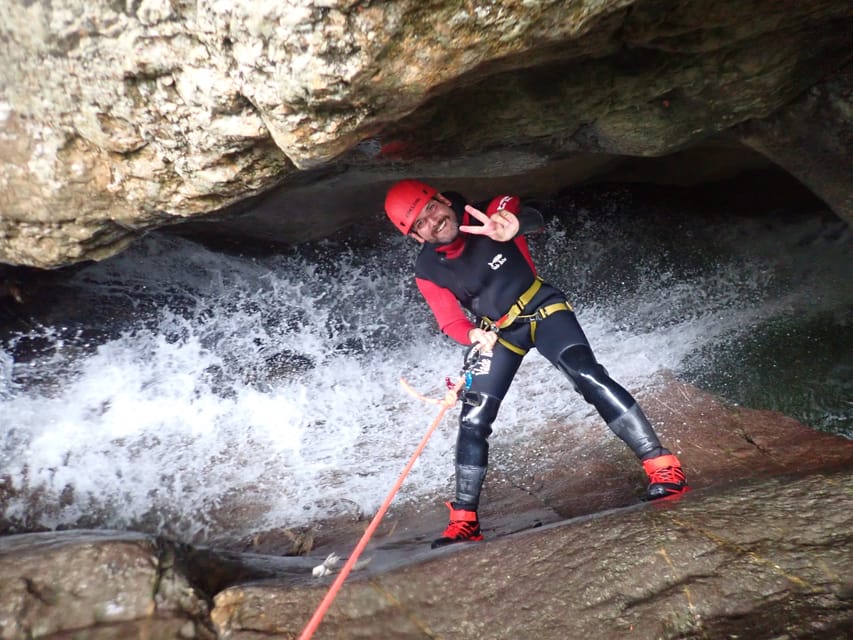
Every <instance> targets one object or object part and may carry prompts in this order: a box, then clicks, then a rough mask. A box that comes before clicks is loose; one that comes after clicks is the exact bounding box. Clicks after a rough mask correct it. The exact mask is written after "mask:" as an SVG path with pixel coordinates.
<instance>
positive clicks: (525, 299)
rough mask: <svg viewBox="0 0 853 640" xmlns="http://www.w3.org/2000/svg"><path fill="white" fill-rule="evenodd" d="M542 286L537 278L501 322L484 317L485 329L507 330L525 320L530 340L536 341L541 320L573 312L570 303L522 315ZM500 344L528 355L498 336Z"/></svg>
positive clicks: (562, 303) (560, 303)
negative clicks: (561, 313) (538, 322)
mask: <svg viewBox="0 0 853 640" xmlns="http://www.w3.org/2000/svg"><path fill="white" fill-rule="evenodd" d="M541 286H542V279H541V278H540V277H539V276H537V277H536V279H535V280H534V281H533V284H532V285H530V287H529V288H528V289H527V291H525V292H524V293H522V294H521V295H520V296H519V297H518V300H516V301H515V304H513V305H512V306H511V307H510V308H509V311H507V312H506V313H505V314H504V315H503V316H502V317H501V318H500V319H499V320H497V321H495V322H492V321H491V320H489V318H486V317H483V327H484V328H495V329H506V328H507V327H508V326H509V325H511V324H512V323H513V322H515V321H516V320H518V319H523V320H524V321H525V322H528V323H530V339H531V340H534V341H535V339H536V322H537V321H539V320H544V319H545V318H547V317H548V316H551V315H553V314H555V313H557V312H559V311H572V305H570V304H569V303H568V302H555V303H553V304H549V305H546V306H544V307H541V308H539V309H537V310H536V313H532V314H530V315H524V316H523V315H521V312H522V311H524V307H526V306H527V305H528V304H529V303H530V301H531V300H533V296H535V295H536V294H537V292H538V291H539V288H540V287H541ZM498 342H499V343H501V344H502V345H503V346H505V347H506V348H507V349H509V350H510V351H512V352H513V353H517V354H518V355H520V356H523V355H524V354H526V353H527V349H522V348H521V347H519V346H517V345H514V344H512V343H511V342H509V341H508V340H505V339H504V338H501V337H500V336H498Z"/></svg>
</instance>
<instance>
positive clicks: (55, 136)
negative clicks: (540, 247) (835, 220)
mask: <svg viewBox="0 0 853 640" xmlns="http://www.w3.org/2000/svg"><path fill="white" fill-rule="evenodd" d="M851 17H853V8H851V7H850V5H849V3H845V2H840V1H838V0H834V1H832V0H814V1H812V2H808V3H797V2H779V1H778V0H751V1H750V2H742V1H739V0H716V1H711V0H691V1H689V2H675V1H674V0H642V1H630V0H571V1H568V2H566V1H559V2H558V1H556V0H538V1H536V0H514V1H510V2H501V3H495V2H491V1H488V0H472V1H470V2H465V3H461V4H460V3H457V2H446V1H444V2H442V1H435V0H433V1H429V2H423V1H422V0H401V1H399V2H393V3H379V2H372V1H370V0H322V1H321V0H314V1H309V0H289V1H284V2H259V1H252V0H241V1H235V2H219V1H217V0H197V1H196V2H192V1H189V0H138V1H133V2H131V1H128V2H119V3H116V2H107V1H106V0H100V1H99V2H83V1H82V0H57V1H54V2H49V3H42V2H30V1H28V0H10V1H9V2H4V3H2V5H0V55H2V58H3V60H4V61H5V64H4V65H3V68H2V70H0V132H2V135H0V215H2V217H0V262H4V263H8V264H18V265H32V266H38V267H54V266H60V265H64V264H69V263H73V262H78V261H82V260H90V259H95V260H97V259H100V258H103V257H106V256H108V255H112V254H114V253H115V252H117V251H120V250H121V249H122V248H123V247H124V246H126V244H127V243H128V242H130V241H132V239H133V238H134V237H136V236H137V235H138V234H139V233H142V232H144V231H145V230H147V229H151V228H156V227H159V226H162V225H166V224H172V223H175V222H178V221H181V220H185V219H188V218H204V217H206V216H207V215H209V214H211V213H219V214H220V217H221V216H222V215H225V216H226V217H231V216H235V215H237V214H239V213H241V212H244V211H245V210H246V209H247V207H250V206H254V205H255V204H257V203H256V202H255V201H254V200H253V198H255V197H256V196H259V195H262V194H266V193H268V192H270V191H271V190H272V189H273V188H274V187H275V188H277V193H278V194H281V193H285V194H286V193H287V192H288V191H289V190H290V189H292V188H296V187H305V186H306V185H315V186H316V187H317V190H316V192H315V193H313V194H312V197H313V198H314V199H316V198H321V197H322V196H323V194H324V192H325V193H327V194H328V193H334V194H335V196H337V197H340V196H341V189H344V190H347V189H350V188H352V189H354V191H353V193H352V195H354V196H362V197H363V199H362V201H361V202H360V203H359V205H358V206H357V207H352V206H351V207H350V208H349V209H348V210H347V211H343V212H340V214H338V215H336V216H333V217H332V218H331V219H328V220H325V221H324V223H323V225H321V226H320V228H318V229H313V228H312V227H311V223H310V221H308V222H306V221H303V220H297V221H296V222H295V223H294V225H293V226H294V227H295V228H296V230H295V232H294V233H293V235H290V236H289V235H287V234H285V235H283V236H282V237H280V238H278V239H280V240H285V241H287V240H294V239H300V238H303V237H312V236H313V237H316V236H317V235H322V234H324V233H327V232H328V228H329V227H331V228H336V227H339V226H341V225H343V224H346V223H347V222H351V221H352V220H354V219H359V218H363V217H364V216H367V215H369V214H373V213H375V212H376V211H378V210H379V209H381V191H382V188H384V185H385V184H387V182H388V181H390V180H393V179H395V178H397V177H399V176H401V175H409V174H413V175H421V176H429V177H434V178H456V179H465V180H474V179H482V180H489V179H496V178H502V177H507V176H515V177H516V178H519V179H521V178H524V177H526V176H530V175H531V174H533V177H534V178H535V177H536V172H542V171H545V172H546V173H547V170H548V168H549V167H553V166H554V163H555V162H557V163H561V164H557V168H556V169H553V170H552V171H550V173H549V180H550V181H553V180H554V179H555V176H556V177H557V178H558V179H559V178H561V179H560V182H561V186H567V185H570V184H573V183H574V182H576V181H580V180H583V179H588V178H590V177H594V176H596V175H599V174H600V173H601V172H602V171H606V170H610V169H612V168H613V165H614V163H618V162H619V161H620V160H622V159H624V158H626V157H657V156H661V155H665V154H668V153H672V152H676V151H681V150H683V149H685V148H689V147H692V146H695V145H700V144H702V143H704V142H705V141H707V140H708V139H710V138H713V137H719V136H721V135H722V136H724V137H727V138H729V139H731V140H732V141H739V142H743V143H745V144H746V145H748V146H749V147H751V148H753V149H756V150H758V151H759V152H760V153H761V154H763V155H765V156H766V157H767V158H768V159H769V160H770V161H773V162H776V163H778V164H779V165H780V166H782V167H784V168H785V169H787V170H788V171H790V172H792V173H793V174H794V176H795V177H796V178H798V179H800V180H801V181H802V182H803V183H805V184H806V185H807V186H811V187H812V188H813V189H814V191H815V192H816V193H817V194H818V195H820V196H821V197H823V198H824V199H825V200H826V201H827V202H828V204H829V205H830V206H832V207H833V208H834V209H835V210H836V211H837V212H838V213H839V215H842V216H847V217H848V218H850V219H853V212H851V210H850V201H849V193H850V192H851V189H850V186H851V178H850V175H851V172H849V171H840V170H838V169H837V163H835V165H833V159H836V158H841V160H842V162H844V161H846V162H848V163H849V157H850V153H849V151H850V147H851V141H850V139H849V137H844V136H842V135H835V134H841V133H843V132H848V133H849V114H850V91H849V87H850V84H849V78H850V74H849V72H844V71H843V70H844V68H845V65H847V63H848V62H849V60H850V58H851V51H853V47H851V46H850V45H851V36H850V34H851V33H853V29H851V22H853V20H851ZM801 113H802V114H813V113H819V114H820V115H821V116H822V124H821V125H820V126H816V125H814V124H812V125H811V126H802V127H798V128H797V130H796V131H791V128H790V126H789V123H790V122H791V121H793V122H798V121H799V120H800V118H799V117H798V114H801ZM845 127H846V128H845ZM811 158H814V160H810V159H811ZM750 162H751V159H750ZM565 163H570V164H571V165H572V167H573V170H572V171H570V172H569V173H568V174H564V173H563V172H562V171H561V170H560V168H562V167H564V166H565ZM731 165H732V169H733V170H734V169H736V168H737V165H738V154H737V153H735V154H734V155H733V157H732V161H731ZM842 166H844V165H843V164H842ZM697 171H698V172H699V173H701V167H697ZM352 173H355V174H356V177H355V178H353V179H349V180H344V182H343V184H340V183H334V182H331V181H334V180H335V179H338V180H340V178H341V176H346V175H347V174H352ZM532 184H533V185H535V184H536V181H535V180H534V181H533V183H532ZM549 184H550V183H549ZM352 185H354V186H352ZM352 201H353V200H352V199H350V202H352ZM278 215H279V216H280V217H281V218H284V219H290V218H291V217H292V216H294V215H295V214H294V208H285V209H283V210H280V211H279V212H278ZM306 226H307V228H306Z"/></svg>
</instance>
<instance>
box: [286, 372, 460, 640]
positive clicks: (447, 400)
mask: <svg viewBox="0 0 853 640" xmlns="http://www.w3.org/2000/svg"><path fill="white" fill-rule="evenodd" d="M400 383H401V384H402V385H403V387H404V388H405V389H406V391H408V392H409V393H411V394H412V395H414V396H415V397H416V398H419V399H422V400H427V401H429V402H436V401H435V400H430V399H429V398H425V397H424V396H422V395H420V394H419V393H417V392H416V391H415V390H414V389H412V387H410V386H409V384H408V383H407V382H406V381H405V380H404V379H402V378H400ZM464 384H465V377H464V376H463V377H462V378H460V379H459V381H458V382H457V383H456V384H455V385H454V387H453V388H452V389H450V390H449V391H448V392H447V394H446V395H445V396H444V399H443V400H439V401H437V402H438V403H439V404H440V405H441V408H440V409H439V412H438V415H437V416H436V417H435V420H433V421H432V424H431V425H430V426H429V429H427V432H426V434H424V437H423V439H422V440H421V443H420V444H419V445H418V448H417V449H415V452H414V453H413V454H412V457H411V458H410V459H409V462H408V463H407V464H406V467H405V468H404V469H403V472H402V473H401V474H400V477H399V478H397V481H396V482H395V483H394V486H393V487H392V488H391V491H389V492H388V495H387V496H386V497H385V501H384V502H383V503H382V506H380V507H379V511H377V512H376V515H375V516H373V520H371V521H370V524H369V525H368V527H367V529H366V530H365V531H364V535H362V536H361V540H359V541H358V544H357V545H356V546H355V549H353V552H352V554H351V555H350V557H349V559H348V560H347V561H346V563H345V564H344V566H343V568H342V569H341V572H340V573H339V574H338V576H337V577H336V578H335V581H334V582H333V583H332V586H331V587H329V591H328V592H327V593H326V596H325V597H324V598H323V600H322V602H320V605H319V606H318V607H317V610H316V611H315V612H314V615H313V616H311V619H310V620H309V621H308V624H307V625H305V628H304V629H303V630H302V634H301V635H300V636H299V640H308V639H309V638H310V637H311V636H313V635H314V632H315V631H316V630H317V627H319V626H320V622H322V620H323V616H325V615H326V611H328V610H329V607H330V606H331V605H332V601H333V600H334V599H335V596H336V595H337V594H338V591H340V589H341V586H342V585H343V583H344V580H346V579H347V576H349V574H350V571H352V568H353V567H354V566H355V563H356V562H357V561H358V558H359V556H360V555H361V553H362V551H364V549H365V547H367V543H368V542H369V541H370V538H371V536H372V535H373V533H374V532H375V531H376V528H377V527H378V526H379V522H380V521H381V520H382V518H383V516H384V515H385V512H386V511H388V508H389V507H390V506H391V501H392V500H393V499H394V496H395V495H397V492H398V491H399V490H400V487H401V486H403V481H404V480H405V479H406V476H407V475H409V471H411V469H412V467H413V466H414V464H415V461H416V460H417V459H418V456H420V455H421V452H422V451H423V450H424V447H426V444H427V442H428V441H429V439H430V436H432V434H433V432H434V431H435V429H436V427H438V424H439V423H440V422H441V419H442V418H443V417H444V414H445V412H446V411H447V410H448V409H449V408H450V407H452V406H453V405H454V404H456V400H457V398H458V396H459V391H460V390H461V389H462V387H463V386H464Z"/></svg>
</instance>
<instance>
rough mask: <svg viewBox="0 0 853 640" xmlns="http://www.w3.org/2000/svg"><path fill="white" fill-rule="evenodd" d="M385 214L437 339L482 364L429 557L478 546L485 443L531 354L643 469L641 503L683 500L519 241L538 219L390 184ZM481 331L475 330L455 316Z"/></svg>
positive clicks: (501, 203)
mask: <svg viewBox="0 0 853 640" xmlns="http://www.w3.org/2000/svg"><path fill="white" fill-rule="evenodd" d="M385 211H386V213H387V214H388V217H389V218H390V219H391V221H392V222H393V223H394V224H395V226H396V227H397V228H398V229H399V230H400V231H402V232H403V233H404V234H406V235H408V236H410V237H411V238H413V239H414V240H416V241H417V242H420V243H422V244H423V248H422V249H421V252H420V254H419V255H418V258H417V261H416V263H415V280H416V282H417V285H418V288H419V289H420V291H421V293H422V294H423V296H424V298H426V301H427V303H428V304H429V306H430V308H431V309H432V312H433V314H434V315H435V317H436V320H437V321H438V324H439V327H440V328H441V330H442V331H443V332H444V333H446V334H447V335H448V336H450V337H451V338H453V339H455V340H456V341H458V342H460V343H461V344H466V345H469V344H476V345H478V346H479V348H480V353H481V358H480V360H479V361H478V362H477V365H476V367H475V370H474V372H473V374H474V375H473V376H472V378H471V385H470V387H469V388H468V389H467V390H466V391H465V392H464V393H463V395H462V411H461V413H460V416H459V434H458V438H457V442H456V497H455V500H454V501H453V502H452V503H448V505H447V506H448V507H449V508H450V523H449V525H448V526H447V528H446V529H445V531H444V533H443V535H442V537H441V538H439V539H437V540H435V541H434V542H433V544H432V546H433V548H436V547H441V546H444V545H447V544H452V543H454V542H463V541H468V540H482V539H483V535H482V532H481V530H480V521H479V518H478V516H477V509H478V506H479V502H480V490H481V488H482V486H483V480H484V479H485V476H486V467H487V466H488V455H489V444H488V437H489V435H491V433H492V423H493V422H494V420H495V418H496V417H497V414H498V408H499V407H500V404H501V401H502V400H503V398H504V396H505V395H506V392H507V390H508V389H509V386H510V383H511V382H512V379H513V377H514V376H515V373H516V371H518V367H519V366H520V365H521V361H522V359H523V358H524V355H525V354H526V353H527V351H528V350H530V349H531V348H533V347H536V349H538V351H539V352H540V353H541V354H542V355H543V356H544V357H545V358H547V359H548V360H549V361H550V362H551V363H553V364H554V365H555V366H556V367H557V368H558V369H559V370H560V371H562V372H563V373H564V374H565V375H566V376H567V377H568V378H569V380H571V382H572V383H573V385H574V387H575V389H576V390H577V391H578V392H580V393H581V394H582V395H583V397H584V399H585V400H586V401H587V402H589V403H590V404H592V405H593V406H594V407H595V408H596V409H597V410H598V413H599V414H600V415H601V417H602V418H603V419H604V421H605V422H606V423H607V426H608V427H610V429H611V430H612V431H613V433H615V434H616V435H617V436H618V437H619V438H621V439H622V440H623V441H624V442H625V443H626V444H627V445H628V446H629V447H630V448H631V450H632V451H633V452H634V453H635V454H636V455H637V457H638V458H639V459H640V460H641V461H642V464H643V468H644V469H645V471H646V473H647V475H648V477H649V486H648V489H647V491H646V499H648V500H656V499H659V498H665V497H668V496H675V495H678V494H680V493H683V492H685V491H687V482H686V479H685V476H684V472H683V471H682V469H681V463H680V462H679V461H678V458H676V457H675V456H674V455H673V454H672V453H671V452H670V451H669V450H667V449H665V448H664V447H663V446H661V444H660V442H659V440H658V437H657V435H656V434H655V431H654V429H653V428H652V426H651V424H650V423H649V421H648V419H647V418H646V416H645V415H644V414H643V411H642V410H641V409H640V407H639V405H638V404H637V402H636V401H635V400H634V398H633V397H632V396H631V394H630V393H628V392H627V391H626V390H625V389H623V388H622V387H621V386H619V385H618V384H617V383H616V382H614V381H613V380H612V379H611V378H610V376H609V375H608V374H607V371H606V370H605V369H604V367H602V366H601V365H600V364H599V363H598V362H597V361H596V359H595V356H594V355H593V353H592V349H591V348H590V346H589V342H588V341H587V338H586V336H585V335H584V332H583V330H582V329H581V327H580V325H579V324H578V321H577V319H576V318H575V314H574V312H573V311H572V308H571V306H570V305H569V303H568V302H567V301H566V297H565V295H564V294H563V293H562V292H560V291H559V290H557V289H556V288H554V287H552V286H551V285H549V284H548V283H546V282H543V281H542V279H540V278H539V277H538V276H537V274H536V268H535V267H534V265H533V260H532V258H531V256H530V251H529V249H528V247H527V241H526V239H525V238H524V235H525V234H526V233H530V232H531V231H536V230H539V229H541V228H542V226H543V220H542V216H541V214H540V213H539V212H538V211H536V210H535V209H532V208H529V207H523V206H521V202H520V201H519V199H518V198H516V197H514V196H499V197H496V198H494V199H493V200H492V201H491V202H490V203H489V205H488V206H487V207H486V211H485V212H483V211H480V210H479V209H477V208H475V207H473V206H471V205H470V204H468V203H467V202H465V200H464V198H462V196H460V195H458V194H455V193H446V194H442V193H439V192H438V191H437V190H436V189H435V188H434V187H431V186H429V185H427V184H424V183H423V182H419V181H417V180H402V181H400V182H398V183H397V184H395V185H394V186H393V187H392V188H391V189H390V190H389V191H388V194H387V196H386V199H385ZM463 308H464V309H467V310H468V311H469V312H471V313H472V314H473V315H474V316H476V317H477V319H478V321H479V322H480V326H475V325H474V323H473V322H471V320H470V319H469V318H468V316H467V315H466V314H465V312H464V311H463Z"/></svg>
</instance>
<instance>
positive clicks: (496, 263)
mask: <svg viewBox="0 0 853 640" xmlns="http://www.w3.org/2000/svg"><path fill="white" fill-rule="evenodd" d="M504 262H506V258H505V257H504V254H502V253H499V254H498V255H496V256H495V257H494V258H492V261H491V262H489V267H491V269H492V271H497V270H498V269H500V268H501V265H502V264H503V263H504Z"/></svg>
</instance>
